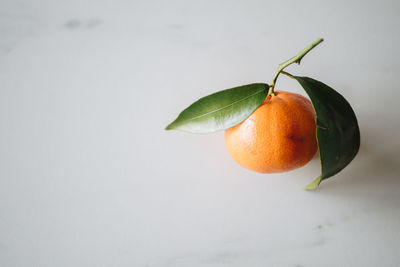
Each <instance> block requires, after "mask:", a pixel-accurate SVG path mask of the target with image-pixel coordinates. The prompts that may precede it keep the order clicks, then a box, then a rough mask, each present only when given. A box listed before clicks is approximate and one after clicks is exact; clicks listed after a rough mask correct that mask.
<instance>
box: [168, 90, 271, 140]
mask: <svg viewBox="0 0 400 267" xmlns="http://www.w3.org/2000/svg"><path fill="white" fill-rule="evenodd" d="M267 91H268V85H267V84H265V83H253V84H248V85H243V86H239V87H235V88H231V89H226V90H223V91H219V92H217V93H214V94H211V95H208V96H206V97H203V98H200V99H199V100H197V101H196V102H194V103H193V104H191V105H190V106H189V107H188V108H186V109H185V110H183V111H182V112H181V113H180V114H179V116H178V118H176V120H174V121H173V122H172V123H171V124H169V125H168V126H167V127H166V128H165V129H166V130H181V131H185V132H190V133H212V132H216V131H220V130H224V129H228V128H230V127H232V126H235V125H237V124H239V123H240V122H242V121H244V120H245V119H246V118H247V117H248V116H250V114H251V113H253V112H254V110H256V109H257V108H258V107H259V106H260V105H261V104H262V103H263V101H264V100H265V98H266V97H267Z"/></svg>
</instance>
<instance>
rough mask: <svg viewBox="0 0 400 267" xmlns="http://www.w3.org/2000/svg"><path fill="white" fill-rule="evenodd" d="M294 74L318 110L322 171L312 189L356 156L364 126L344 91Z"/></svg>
mask: <svg viewBox="0 0 400 267" xmlns="http://www.w3.org/2000/svg"><path fill="white" fill-rule="evenodd" d="M294 78H295V79H296V80H297V81H298V82H299V83H300V85H301V86H302V87H303V88H304V90H305V91H306V92H307V94H308V96H309V97H310V99H311V102H312V104H313V106H314V109H315V112H316V114H317V141H318V147H319V154H320V160H321V175H320V176H319V177H318V178H316V179H315V180H314V181H313V182H312V183H311V184H309V185H308V186H307V187H306V189H307V190H311V189H315V188H316V187H317V186H318V185H319V184H320V183H321V181H323V180H324V179H327V178H329V177H331V176H333V175H335V174H337V173H338V172H340V171H341V170H342V169H343V168H345V167H346V166H347V165H348V164H349V163H350V162H351V161H352V160H353V159H354V157H355V156H356V154H357V152H358V149H359V148H360V130H359V128H358V123H357V118H356V115H355V114H354V111H353V109H352V108H351V106H350V104H349V103H348V102H347V101H346V99H345V98H344V97H343V96H342V95H340V94H339V93H338V92H336V91H335V90H334V89H332V88H331V87H329V86H328V85H326V84H324V83H322V82H319V81H317V80H314V79H311V78H308V77H297V76H294Z"/></svg>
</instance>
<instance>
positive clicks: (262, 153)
mask: <svg viewBox="0 0 400 267" xmlns="http://www.w3.org/2000/svg"><path fill="white" fill-rule="evenodd" d="M315 118H316V115H315V111H314V108H313V106H312V104H311V102H310V100H308V99H307V98H305V97H304V96H302V95H299V94H294V93H289V92H284V91H275V96H268V97H267V98H266V100H265V101H264V102H263V103H262V104H261V106H259V107H258V108H257V109H256V110H255V111H254V112H253V113H252V114H251V115H250V116H249V117H248V118H247V119H246V120H244V121H243V122H241V123H240V124H238V125H236V126H234V127H232V128H230V129H227V130H226V131H225V144H226V147H227V149H228V151H229V153H230V155H231V156H232V158H233V159H234V160H235V161H236V162H237V163H239V164H240V165H241V166H243V167H245V168H247V169H250V170H253V171H256V172H261V173H276V172H284V171H289V170H293V169H296V168H299V167H301V166H303V165H305V164H306V163H307V162H309V161H310V160H311V159H312V158H313V157H314V155H315V153H316V152H317V139H316V124H315Z"/></svg>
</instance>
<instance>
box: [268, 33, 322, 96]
mask: <svg viewBox="0 0 400 267" xmlns="http://www.w3.org/2000/svg"><path fill="white" fill-rule="evenodd" d="M323 40H324V39H322V38H319V39H318V40H316V41H315V42H313V43H312V44H310V45H309V46H307V47H306V48H304V49H303V51H301V52H300V53H299V54H297V55H296V56H294V57H292V58H290V59H288V60H286V61H285V62H283V63H281V64H279V65H278V68H277V71H276V73H275V76H274V78H273V79H272V83H271V85H270V86H269V90H268V95H271V96H274V95H275V92H274V88H275V84H276V80H277V79H278V76H279V74H280V73H281V72H282V71H283V69H285V68H286V67H287V66H289V65H291V64H293V63H297V64H300V61H301V59H302V58H303V57H304V56H305V55H306V54H307V53H308V52H310V51H311V49H313V48H314V47H316V46H317V45H318V44H319V43H321V42H322V41H323Z"/></svg>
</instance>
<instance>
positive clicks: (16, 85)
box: [0, 0, 400, 267]
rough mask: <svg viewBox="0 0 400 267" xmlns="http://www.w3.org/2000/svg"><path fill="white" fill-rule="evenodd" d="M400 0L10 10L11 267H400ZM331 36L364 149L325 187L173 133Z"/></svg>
mask: <svg viewBox="0 0 400 267" xmlns="http://www.w3.org/2000/svg"><path fill="white" fill-rule="evenodd" d="M399 3H400V2H398V1H395V0H393V1H329V2H328V1H317V0H315V1H212V0H209V1H175V0H172V1H111V0H110V1H107V2H104V1H81V0H79V1H78V0H74V1H50V0H48V1H42V0H39V1H33V0H32V1H28V0H25V1H22V0H0V266H5V267H8V266H60V267H62V266H142V267H159V266H160V267H161V266H165V267H172V266H185V267H186V266H190V267H192V266H193V267H196V266H207V267H209V266H210V267H220V266H238V267H242V266H249V267H252V266H290V267H300V266H303V267H305V266H400V258H399V253H398V252H399V246H400V234H399V233H400V230H399V229H400V167H399V166H400V158H399V157H400V153H399V149H400V141H399V130H400V125H399V115H400V112H399V104H398V103H399V97H400V86H399V73H400V56H399V48H400V33H399V29H400V19H399V14H400V4H399ZM319 37H324V38H325V41H324V42H323V43H322V44H320V45H319V46H318V47H317V48H315V49H314V50H313V51H312V52H310V53H309V54H308V55H307V56H306V57H305V58H304V59H303V61H302V64H301V65H300V66H291V67H290V68H289V69H288V70H289V71H290V72H292V73H293V74H298V75H308V76H311V77H313V78H315V79H318V80H321V81H323V82H325V83H327V84H329V85H330V86H332V87H333V88H335V89H337V90H338V91H339V92H340V93H342V94H343V95H344V96H345V97H346V98H347V99H348V101H349V102H350V103H351V104H352V106H353V108H354V110H355V112H356V114H357V116H358V120H359V124H360V129H361V138H362V140H361V150H360V152H359V154H358V156H357V157H356V159H355V160H354V161H353V162H352V163H351V164H350V165H349V166H348V167H347V168H346V169H345V170H344V171H342V172H341V173H339V174H338V175H336V176H335V177H333V178H331V179H330V180H328V181H326V182H323V184H322V185H321V187H320V188H319V189H318V190H316V191H314V192H306V191H304V190H302V187H303V186H305V185H306V184H308V183H309V182H310V181H312V180H313V179H314V178H315V177H317V176H318V175H319V168H320V167H319V161H318V158H316V159H314V160H313V161H312V162H311V163H310V164H308V165H307V166H305V167H303V168H301V169H298V170H295V171H292V172H288V173H283V174H276V175H263V174H257V173H253V172H250V171H247V170H245V169H243V168H241V167H239V166H238V165H237V164H236V163H235V162H234V161H233V160H232V159H231V158H230V156H229V155H228V153H227V151H226V149H225V146H224V142H223V133H216V134H211V135H194V134H187V133H181V132H174V131H171V132H166V131H164V130H163V129H164V127H165V126H166V125H167V124H168V123H170V122H171V121H172V120H173V119H175V117H176V116H177V115H178V113H179V112H180V111H181V110H182V109H183V108H185V107H186V106H187V105H189V104H190V103H192V102H193V101H195V100H197V99H198V98H200V97H202V96H205V95H207V94H210V93H212V92H215V91H217V90H221V89H226V88H230V87H234V86H238V85H242V84H247V83H253V82H270V80H271V78H272V76H273V74H274V71H275V68H276V66H277V65H278V64H279V63H281V62H283V61H284V60H286V59H288V58H289V57H291V56H293V55H295V54H296V53H297V52H299V51H300V50H301V49H303V48H304V47H305V46H306V45H308V44H309V43H311V42H313V41H314V40H316V39H317V38H319ZM277 89H281V90H287V91H291V92H298V93H302V90H301V89H300V87H299V85H297V84H296V83H295V82H294V81H291V80H290V79H288V78H286V77H280V79H279V80H278V85H277ZM303 94H304V93H303Z"/></svg>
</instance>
